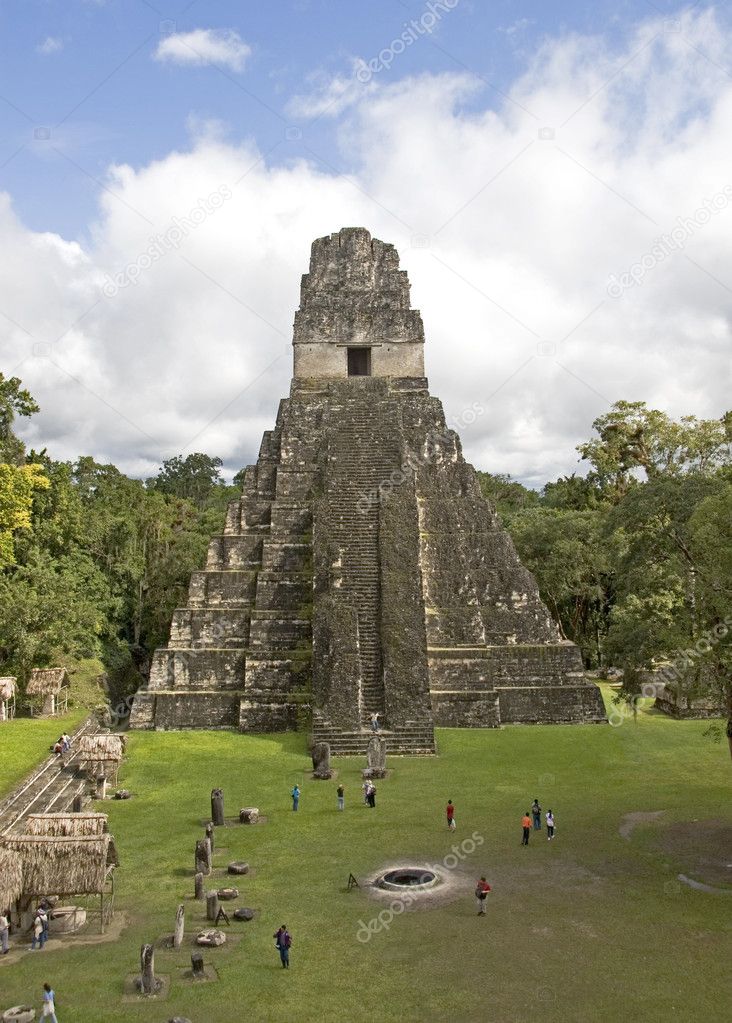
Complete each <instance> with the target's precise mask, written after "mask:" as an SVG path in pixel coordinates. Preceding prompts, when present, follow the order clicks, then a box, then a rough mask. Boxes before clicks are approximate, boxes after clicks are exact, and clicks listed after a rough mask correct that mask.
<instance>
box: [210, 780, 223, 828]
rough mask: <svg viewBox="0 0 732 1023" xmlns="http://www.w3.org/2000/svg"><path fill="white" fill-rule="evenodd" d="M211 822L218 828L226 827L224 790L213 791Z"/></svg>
mask: <svg viewBox="0 0 732 1023" xmlns="http://www.w3.org/2000/svg"><path fill="white" fill-rule="evenodd" d="M211 821H212V823H213V824H214V825H215V826H216V827H217V828H220V827H223V825H224V791H223V789H212V790H211Z"/></svg>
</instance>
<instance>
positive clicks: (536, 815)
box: [531, 799, 541, 831]
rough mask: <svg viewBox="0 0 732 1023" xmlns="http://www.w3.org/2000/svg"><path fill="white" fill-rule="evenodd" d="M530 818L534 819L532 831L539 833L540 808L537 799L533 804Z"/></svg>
mask: <svg viewBox="0 0 732 1023" xmlns="http://www.w3.org/2000/svg"><path fill="white" fill-rule="evenodd" d="M531 816H532V817H533V818H534V831H541V807H540V806H539V800H538V799H535V800H534V802H533V805H532V807H531Z"/></svg>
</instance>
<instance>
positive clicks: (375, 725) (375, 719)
mask: <svg viewBox="0 0 732 1023" xmlns="http://www.w3.org/2000/svg"><path fill="white" fill-rule="evenodd" d="M378 730H379V715H378V713H374V714H372V715H371V731H372V732H378Z"/></svg>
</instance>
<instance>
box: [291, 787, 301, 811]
mask: <svg viewBox="0 0 732 1023" xmlns="http://www.w3.org/2000/svg"><path fill="white" fill-rule="evenodd" d="M290 795H291V796H292V809H293V810H297V804H298V803H299V802H300V786H299V785H295V788H294V789H293V790H292V792H291V793H290Z"/></svg>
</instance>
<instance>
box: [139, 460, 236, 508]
mask: <svg viewBox="0 0 732 1023" xmlns="http://www.w3.org/2000/svg"><path fill="white" fill-rule="evenodd" d="M223 464H224V463H223V462H222V461H221V459H220V458H211V456H210V455H204V454H201V453H200V452H196V453H195V454H192V455H188V456H187V457H186V458H183V457H182V456H181V455H176V456H175V457H174V458H168V459H167V460H166V461H164V462H163V467H162V469H161V470H160V472H159V473H158V475H157V476H155V477H154V478H152V479H149V480H148V481H147V486H148V487H149V488H151V489H154V490H157V491H159V493H161V494H170V495H171V496H172V497H180V498H184V499H185V500H187V501H191V502H192V503H193V504H194V505H195V506H196V507H197V508H199V509H200V508H203V507H204V506H205V504H206V501H207V500H208V498H209V497H210V496H211V492H212V491H213V490H214V489H215V488H216V487H218V486H221V485H222V484H223V480H222V479H221V473H220V469H221V466H222V465H223Z"/></svg>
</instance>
